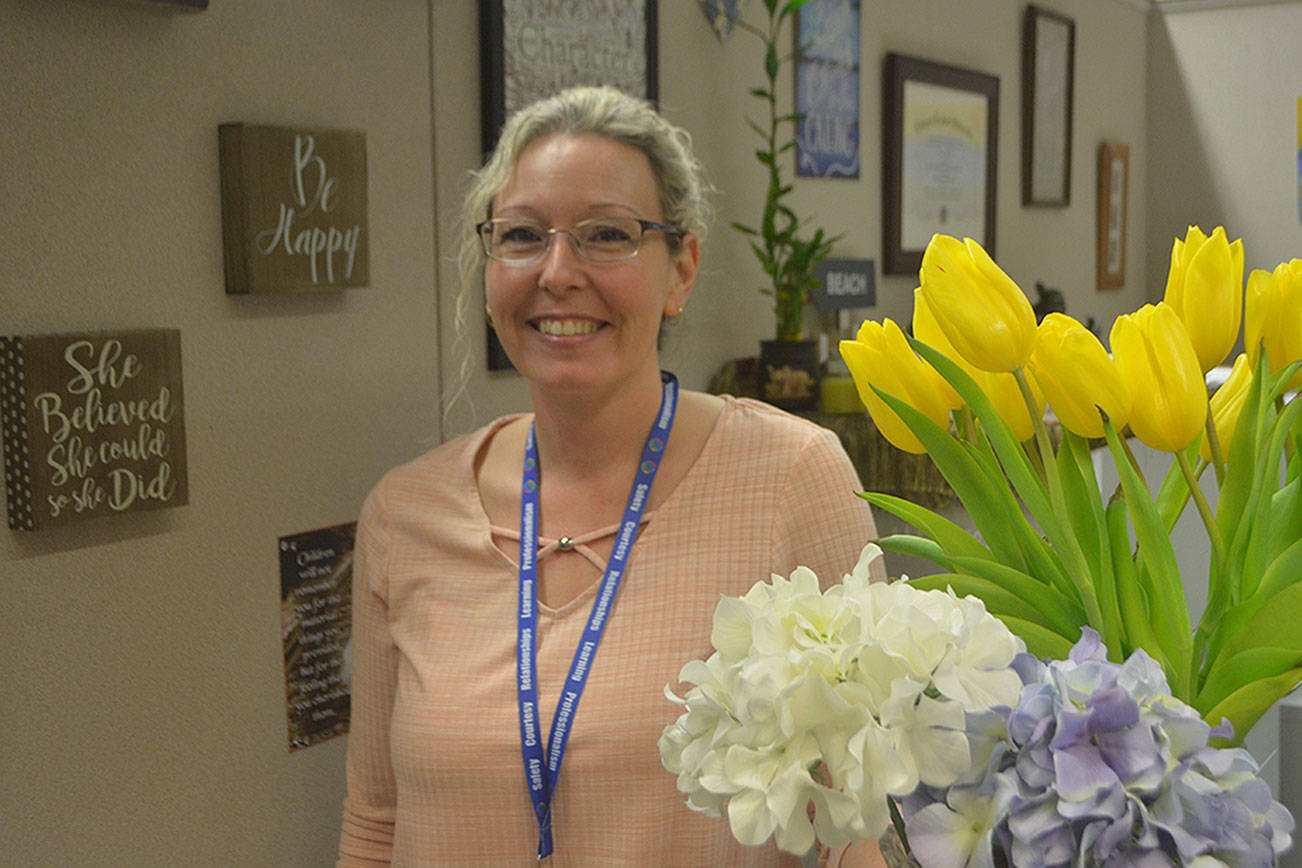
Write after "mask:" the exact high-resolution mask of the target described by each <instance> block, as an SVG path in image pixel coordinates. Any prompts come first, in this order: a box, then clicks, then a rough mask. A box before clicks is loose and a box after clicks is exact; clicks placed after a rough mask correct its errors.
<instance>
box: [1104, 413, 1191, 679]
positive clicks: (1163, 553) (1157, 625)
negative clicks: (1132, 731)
mask: <svg viewBox="0 0 1302 868" xmlns="http://www.w3.org/2000/svg"><path fill="white" fill-rule="evenodd" d="M1103 433H1104V436H1105V437H1106V438H1107V440H1108V445H1109V447H1110V448H1111V449H1112V454H1113V456H1114V457H1115V459H1116V465H1117V473H1118V475H1119V476H1120V477H1121V487H1122V490H1123V491H1124V492H1125V503H1126V507H1127V509H1128V510H1129V513H1130V521H1131V524H1132V525H1133V526H1134V529H1135V537H1136V539H1137V540H1138V545H1139V559H1140V561H1141V562H1142V564H1143V567H1144V568H1143V569H1140V570H1136V576H1137V577H1138V578H1139V580H1140V582H1141V583H1142V586H1143V588H1144V591H1145V594H1146V596H1147V597H1148V603H1149V612H1148V614H1149V617H1150V619H1151V621H1152V636H1153V638H1155V639H1156V640H1157V641H1158V643H1159V644H1160V645H1161V647H1162V649H1163V650H1164V651H1165V652H1166V659H1167V660H1168V661H1169V662H1170V663H1171V665H1172V666H1174V667H1175V670H1174V671H1175V673H1176V674H1177V676H1178V677H1177V679H1176V681H1173V682H1172V685H1173V686H1174V687H1176V689H1177V690H1179V689H1180V687H1179V685H1187V683H1188V673H1189V669H1190V657H1191V655H1192V652H1193V635H1192V634H1193V629H1192V624H1190V622H1189V608H1188V603H1187V602H1186V601H1185V594H1184V585H1183V584H1182V583H1181V581H1180V568H1179V565H1178V564H1177V562H1176V559H1175V550H1174V549H1173V548H1172V547H1171V538H1170V536H1169V535H1168V532H1167V530H1166V526H1165V525H1164V524H1163V523H1162V519H1161V517H1160V516H1159V515H1158V513H1157V507H1156V505H1155V504H1154V503H1153V501H1152V500H1151V499H1150V498H1149V494H1148V489H1147V488H1146V487H1145V485H1144V481H1143V479H1141V478H1140V476H1139V473H1138V472H1137V471H1136V470H1135V468H1134V467H1132V466H1131V464H1130V462H1129V461H1128V460H1127V459H1126V458H1125V457H1124V450H1123V449H1122V447H1121V442H1120V439H1119V437H1118V435H1117V431H1116V429H1115V428H1114V427H1113V426H1112V423H1111V422H1106V421H1105V422H1104V425H1103ZM1113 563H1114V564H1115V563H1116V560H1115V558H1114V559H1113Z"/></svg>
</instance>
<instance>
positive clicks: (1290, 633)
mask: <svg viewBox="0 0 1302 868" xmlns="http://www.w3.org/2000/svg"><path fill="white" fill-rule="evenodd" d="M1262 645H1269V646H1271V647H1275V648H1290V649H1292V650H1295V651H1302V582H1297V581H1295V582H1294V584H1291V585H1289V586H1288V587H1287V588H1285V589H1284V590H1282V591H1280V592H1279V593H1278V594H1275V595H1274V596H1273V597H1271V598H1270V600H1269V604H1268V605H1263V606H1262V607H1261V608H1260V609H1259V610H1258V611H1257V612H1256V614H1254V615H1253V616H1252V617H1251V618H1249V619H1248V621H1247V623H1245V624H1244V625H1243V626H1242V627H1241V628H1239V629H1237V630H1235V632H1234V633H1233V635H1231V636H1230V637H1229V638H1228V639H1227V641H1226V642H1225V644H1224V646H1223V647H1222V650H1221V653H1220V654H1219V655H1218V656H1217V659H1218V660H1219V659H1220V658H1223V657H1229V656H1232V655H1234V654H1237V653H1239V652H1240V651H1246V650H1248V649H1249V648H1257V647H1260V646H1262Z"/></svg>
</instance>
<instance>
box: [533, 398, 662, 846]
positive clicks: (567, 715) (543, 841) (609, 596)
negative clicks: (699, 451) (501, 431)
mask: <svg viewBox="0 0 1302 868" xmlns="http://www.w3.org/2000/svg"><path fill="white" fill-rule="evenodd" d="M660 376H661V379H662V380H663V381H664V396H663V397H662V398H661V399H660V412H659V413H658V414H657V415H656V422H655V425H654V426H653V427H652V429H651V433H650V434H648V435H647V439H646V445H645V446H644V447H643V448H642V460H641V461H640V462H639V463H638V468H637V478H636V479H634V480H633V490H632V491H630V492H629V495H628V505H627V506H626V507H624V520H623V521H622V522H621V523H620V526H619V535H618V537H617V538H616V540H615V549H614V551H613V552H611V555H610V560H609V561H607V562H606V572H605V573H604V574H603V575H602V577H601V590H600V592H599V593H598V594H597V599H596V600H595V601H594V602H593V604H592V613H591V614H590V615H589V616H588V625H587V627H586V628H584V631H583V638H582V639H580V640H579V647H578V648H577V649H576V650H575V652H574V660H573V662H571V663H570V674H569V675H568V676H567V677H566V679H565V686H564V688H563V689H562V690H561V697H560V700H559V701H558V702H557V703H556V714H555V716H554V717H553V718H552V730H551V735H550V736H548V738H547V751H546V754H544V753H543V745H542V739H541V738H540V737H539V733H538V684H537V681H536V679H535V675H536V673H537V659H538V657H537V637H538V518H539V507H538V450H537V448H536V446H535V444H534V436H533V428H532V427H530V429H529V439H528V440H527V441H526V443H525V447H524V481H523V483H522V485H521V497H520V626H519V656H518V657H517V659H516V679H517V687H518V691H519V697H520V746H521V750H522V751H523V754H524V775H525V782H526V783H527V784H528V787H529V798H531V799H532V800H533V809H534V817H535V818H536V819H537V820H538V859H539V860H542V859H546V858H547V857H548V856H550V855H551V854H552V850H553V849H554V848H553V845H552V815H551V807H552V806H551V802H552V794H553V793H554V792H555V791H556V780H557V778H558V777H559V776H560V773H561V759H562V757H563V756H564V755H565V742H566V741H567V740H568V738H569V734H570V726H571V725H572V723H573V721H574V712H575V710H576V709H577V708H578V706H579V697H580V696H582V695H583V687H584V685H585V684H586V683H587V680H588V672H589V670H590V669H591V667H592V660H593V658H594V657H595V656H596V653H597V646H598V645H599V644H601V634H602V633H603V632H604V631H605V629H606V617H607V616H608V615H609V614H610V607H611V605H612V604H613V603H614V601H615V593H616V592H617V591H618V590H619V580H620V577H621V576H623V574H624V569H625V567H626V566H627V565H628V556H629V552H630V551H631V550H632V548H633V540H634V538H635V537H636V536H637V531H638V525H639V524H640V523H641V521H642V513H643V511H644V510H645V509H646V502H647V500H648V499H649V496H650V492H651V483H652V482H654V481H655V478H656V469H657V468H658V467H659V466H660V458H661V453H662V452H663V451H664V448H665V444H666V443H668V442H669V431H670V429H672V428H673V425H674V410H675V409H676V406H677V403H678V381H677V380H676V379H674V375H673V374H670V373H668V372H662V373H661V375H660Z"/></svg>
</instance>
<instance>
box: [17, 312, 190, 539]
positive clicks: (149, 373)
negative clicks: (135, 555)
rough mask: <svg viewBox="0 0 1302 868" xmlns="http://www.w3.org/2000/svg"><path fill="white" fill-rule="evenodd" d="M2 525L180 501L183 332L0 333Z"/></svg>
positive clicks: (62, 520)
mask: <svg viewBox="0 0 1302 868" xmlns="http://www.w3.org/2000/svg"><path fill="white" fill-rule="evenodd" d="M0 428H2V429H3V436H4V459H5V461H4V464H5V502H6V512H7V514H8V519H9V527H11V528H14V529H16V530H38V529H42V528H47V527H54V526H58V525H64V524H70V523H73V522H79V521H83V520H85V519H88V518H96V517H98V516H103V515H113V514H115V513H123V512H134V511H138V510H151V509H164V508H167V507H172V506H180V505H182V504H184V503H186V501H187V498H188V487H187V477H186V464H185V414H184V401H183V395H182V389H181V333H180V332H179V331H177V330H175V329H140V330H133V331H115V332H79V333H75V334H56V335H26V336H10V337H0Z"/></svg>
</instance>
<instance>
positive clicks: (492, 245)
mask: <svg viewBox="0 0 1302 868" xmlns="http://www.w3.org/2000/svg"><path fill="white" fill-rule="evenodd" d="M475 231H476V232H477V233H479V240H480V242H481V243H482V245H483V247H484V253H485V254H486V255H487V256H488V258H489V259H495V260H497V261H498V262H504V263H506V264H507V265H531V264H533V263H535V262H537V261H539V260H540V259H542V258H543V256H544V255H545V254H546V253H547V250H548V248H550V247H551V244H552V239H553V238H554V237H556V236H557V235H568V236H570V241H572V242H573V243H574V249H575V251H576V252H577V253H578V254H579V255H580V256H582V257H583V258H584V259H586V260H588V261H589V262H618V261H619V260H621V259H631V258H633V257H634V256H637V252H638V251H639V250H640V249H642V238H643V236H644V235H645V234H646V233H647V232H663V233H665V234H666V235H670V236H673V237H674V238H681V237H682V236H683V233H682V232H680V231H678V230H677V229H675V228H674V227H672V226H666V225H665V224H663V223H656V222H654V221H651V220H642V219H641V218H638V217H594V218H593V219H591V220H584V221H582V222H581V223H576V224H574V227H573V228H571V229H556V228H548V227H546V226H544V225H542V224H541V223H539V222H538V221H536V220H526V219H523V218H520V217H494V218H493V219H491V220H485V221H483V222H482V223H480V224H478V225H476V226H475Z"/></svg>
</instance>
